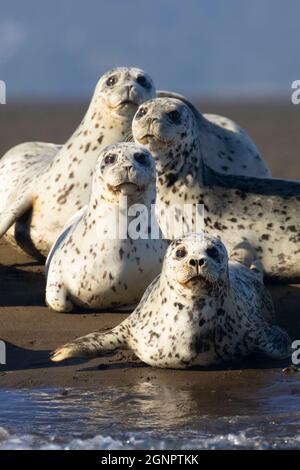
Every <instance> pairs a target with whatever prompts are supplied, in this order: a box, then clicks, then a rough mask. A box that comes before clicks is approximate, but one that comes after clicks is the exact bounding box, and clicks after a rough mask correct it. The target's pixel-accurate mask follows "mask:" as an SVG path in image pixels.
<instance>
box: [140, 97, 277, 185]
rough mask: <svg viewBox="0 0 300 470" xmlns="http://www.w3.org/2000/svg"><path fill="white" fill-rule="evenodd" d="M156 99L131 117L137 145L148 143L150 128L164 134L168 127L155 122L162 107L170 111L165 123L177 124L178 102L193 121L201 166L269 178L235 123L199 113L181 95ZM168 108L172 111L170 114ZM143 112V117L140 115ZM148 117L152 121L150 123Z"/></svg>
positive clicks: (169, 143) (265, 166) (252, 144)
mask: <svg viewBox="0 0 300 470" xmlns="http://www.w3.org/2000/svg"><path fill="white" fill-rule="evenodd" d="M159 96H160V97H158V98H156V99H154V100H151V101H150V102H148V103H147V104H146V105H145V106H141V107H140V108H139V111H138V113H137V114H136V115H135V119H134V122H133V132H134V137H135V138H136V139H137V140H138V141H139V142H140V143H143V142H147V141H148V134H147V132H149V135H151V134H152V127H153V128H155V127H156V126H157V127H159V126H162V127H164V126H165V131H166V132H167V130H166V126H168V124H167V123H165V124H164V123H163V122H162V121H161V120H159V116H160V114H161V108H162V107H168V108H169V109H170V112H169V114H167V116H166V117H167V120H168V121H169V124H170V123H172V124H175V125H176V124H179V122H177V119H180V117H179V116H180V114H178V113H177V110H176V106H178V102H180V103H181V104H185V105H186V106H188V107H189V109H190V111H192V113H193V116H194V119H195V121H196V122H197V126H196V127H195V132H196V133H197V135H198V139H199V141H200V143H201V154H200V153H199V155H198V158H202V159H203V160H204V163H206V164H207V165H208V166H210V167H211V168H212V169H214V170H215V171H218V172H220V173H224V174H230V175H247V176H256V177H270V176H271V173H270V170H269V168H268V166H267V163H266V162H265V161H264V159H263V158H262V157H261V155H260V154H259V152H258V149H257V148H256V146H255V144H254V142H253V141H252V140H251V139H250V137H249V136H248V135H247V134H246V132H245V131H244V130H243V129H242V128H241V127H240V126H238V124H236V123H235V122H233V121H232V120H231V119H228V118H227V117H224V116H219V115H215V114H201V113H200V112H199V111H198V110H197V109H196V108H195V106H194V105H193V104H192V103H190V102H189V101H188V100H187V99H186V98H185V97H184V96H181V95H177V94H176V93H172V92H163V91H161V92H160V94H159ZM172 106H173V108H174V110H173V112H172V111H171V108H172ZM146 110H147V115H146V114H144V113H145V112H146ZM156 112H157V113H158V120H157V124H155V122H156ZM183 112H184V111H182V113H183ZM143 116H145V118H144V119H142V118H143ZM150 116H151V119H152V120H153V121H151V119H150ZM139 119H142V121H143V127H141V126H140V125H139V124H136V123H137V121H138V120H139ZM186 119H188V118H186ZM146 123H147V124H148V128H146ZM158 123H159V124H158ZM175 129H176V128H175ZM175 129H174V128H173V132H174V133H175V134H176V131H177V132H178V131H179V129H180V128H179V127H177V129H176V131H175ZM145 131H146V133H145ZM182 134H183V135H182V137H185V136H184V132H183V133H182ZM179 135H180V134H179V132H178V134H177V137H179ZM168 137H169V138H170V139H171V137H174V136H172V131H170V130H169V136H168ZM170 139H169V140H167V142H168V145H169V147H170V146H171V140H170ZM169 150H171V148H169Z"/></svg>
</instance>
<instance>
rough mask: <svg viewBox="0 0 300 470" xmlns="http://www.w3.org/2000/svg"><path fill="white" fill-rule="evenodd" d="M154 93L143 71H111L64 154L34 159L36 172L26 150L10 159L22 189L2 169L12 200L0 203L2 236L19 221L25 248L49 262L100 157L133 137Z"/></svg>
mask: <svg viewBox="0 0 300 470" xmlns="http://www.w3.org/2000/svg"><path fill="white" fill-rule="evenodd" d="M155 93H156V92H155V88H154V85H153V82H152V80H151V78H150V77H149V76H148V75H147V74H146V73H145V72H144V71H142V70H140V69H136V68H125V67H121V68H117V69H113V70H110V71H109V72H107V73H106V74H104V75H103V76H102V77H101V79H100V80H99V82H98V84H97V87H96V89H95V92H94V96H93V98H92V101H91V103H90V106H89V108H88V110H87V113H86V115H85V116H84V118H83V120H82V122H81V123H80V125H79V127H78V128H77V129H76V130H75V132H74V133H73V135H72V136H71V137H70V139H69V140H68V141H67V142H66V144H65V145H64V146H63V147H62V148H61V149H58V148H57V147H56V148H55V151H53V154H52V155H51V156H50V152H49V158H48V157H47V158H43V159H42V161H41V158H38V156H37V155H35V157H34V159H35V160H36V166H35V165H30V160H29V159H27V158H24V152H22V149H14V153H13V154H10V155H6V156H5V157H4V159H5V162H7V165H10V167H12V166H13V167H14V168H16V169H17V171H18V185H17V186H15V185H12V184H11V181H10V180H9V178H10V176H9V175H10V173H7V168H8V167H7V165H6V166H1V167H0V176H1V178H2V177H3V178H4V179H5V180H7V181H8V183H7V184H6V188H8V189H9V191H8V193H9V195H10V196H9V198H6V199H5V200H3V201H2V202H1V205H2V211H1V218H0V225H1V230H0V235H3V234H4V233H6V232H7V230H8V228H9V227H10V226H11V225H12V224H13V223H14V222H16V220H19V223H18V226H19V227H18V233H19V237H18V238H22V240H23V243H22V248H23V249H25V250H26V251H29V252H30V254H34V253H33V251H35V252H36V253H37V255H40V256H47V254H48V252H49V250H50V248H51V246H52V244H53V242H54V241H55V239H56V237H57V235H58V233H59V232H60V231H61V230H62V228H63V226H64V224H65V223H66V221H67V220H68V219H69V218H70V217H71V216H72V215H73V214H74V213H75V212H76V211H77V210H79V209H81V208H82V207H84V206H85V205H86V204H87V203H88V200H89V196H90V190H91V181H92V174H93V170H94V167H95V164H96V161H97V157H98V155H99V151H101V149H102V148H104V147H106V146H107V145H110V144H113V143H116V142H119V141H124V140H126V138H127V136H128V134H130V135H131V122H132V118H133V116H134V113H135V111H136V110H137V108H138V106H139V105H140V104H141V103H142V102H144V101H146V100H148V99H150V98H153V97H154V96H155ZM26 145H28V144H26ZM57 150H58V151H57ZM34 159H33V160H34ZM24 161H25V162H26V163H25V167H26V168H25V170H26V171H24ZM31 161H32V160H31ZM46 161H47V165H45V163H46ZM27 162H28V165H27ZM27 167H28V168H27ZM25 214H27V215H26V216H25ZM21 216H24V217H23V218H21ZM20 219H21V220H20ZM12 235H13V234H12V232H11V236H12ZM16 241H17V243H18V240H16Z"/></svg>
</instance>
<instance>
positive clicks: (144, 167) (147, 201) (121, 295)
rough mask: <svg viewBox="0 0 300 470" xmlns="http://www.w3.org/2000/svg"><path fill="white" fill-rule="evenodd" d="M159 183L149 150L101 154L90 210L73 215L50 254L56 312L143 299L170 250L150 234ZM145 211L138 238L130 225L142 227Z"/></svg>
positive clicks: (117, 148)
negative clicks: (75, 306)
mask: <svg viewBox="0 0 300 470" xmlns="http://www.w3.org/2000/svg"><path fill="white" fill-rule="evenodd" d="M155 180H156V175H155V162H154V159H153V158H152V156H151V155H150V153H149V152H148V151H147V150H146V149H143V148H141V147H140V146H137V145H135V144H134V143H120V144H115V145H112V146H109V147H106V148H105V149H104V150H103V152H102V153H101V154H100V156H99V158H98V160H97V164H96V168H95V172H94V176H93V184H92V191H91V196H90V201H89V203H88V206H87V208H86V209H82V210H81V213H80V214H79V215H78V216H76V215H75V216H74V218H73V222H72V221H71V223H70V224H68V226H67V228H66V229H65V230H64V231H63V232H62V233H61V234H60V236H59V238H58V240H57V242H56V243H55V244H54V247H53V248H52V250H51V251H50V253H49V257H48V260H47V263H46V269H47V270H48V276H47V287H46V302H47V304H48V305H49V306H50V307H51V308H52V309H54V310H56V311H59V312H68V311H71V310H73V308H74V305H76V304H77V305H80V306H82V307H85V308H98V309H104V308H116V307H120V306H128V305H136V304H137V303H138V302H139V301H140V299H141V297H142V294H143V293H144V291H145V288H146V287H147V285H148V284H149V283H150V282H151V281H152V280H153V279H154V278H155V277H156V276H157V275H158V274H159V272H160V270H161V265H162V261H163V257H164V254H165V251H166V249H167V247H168V242H167V240H165V239H163V238H162V237H161V234H159V233H158V235H157V238H156V239H155V238H153V239H152V238H151V237H150V236H149V233H148V228H150V227H151V225H150V223H151V215H152V214H151V204H153V203H154V201H155ZM125 196H126V200H124V197H125ZM141 207H143V210H144V209H146V212H145V213H144V214H145V217H146V219H144V220H143V224H144V229H143V228H142V227H139V228H138V233H137V234H134V233H132V231H131V229H132V227H131V226H130V224H131V223H134V224H135V225H134V228H135V227H136V226H137V225H138V223H142V221H141V219H142V217H141V216H140V218H139V220H137V219H136V212H140V209H141ZM127 208H128V210H127ZM122 216H123V217H126V220H124V219H122ZM120 224H123V228H124V227H125V228H126V227H128V236H127V233H126V234H125V236H120V235H121V232H120V227H119V226H120ZM123 228H122V227H121V230H123ZM143 230H144V231H143ZM139 234H140V235H139Z"/></svg>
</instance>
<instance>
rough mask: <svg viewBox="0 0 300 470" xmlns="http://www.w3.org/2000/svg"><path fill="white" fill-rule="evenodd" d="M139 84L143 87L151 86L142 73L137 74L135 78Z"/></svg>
mask: <svg viewBox="0 0 300 470" xmlns="http://www.w3.org/2000/svg"><path fill="white" fill-rule="evenodd" d="M136 81H137V82H138V84H139V85H141V86H142V87H144V88H151V83H150V82H149V81H148V80H147V78H146V77H145V76H144V75H139V76H138V77H137V79H136Z"/></svg>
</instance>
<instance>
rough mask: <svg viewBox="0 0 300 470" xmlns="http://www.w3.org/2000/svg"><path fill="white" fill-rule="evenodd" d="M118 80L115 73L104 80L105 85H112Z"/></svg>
mask: <svg viewBox="0 0 300 470" xmlns="http://www.w3.org/2000/svg"><path fill="white" fill-rule="evenodd" d="M117 81H118V77H117V76H116V75H112V76H111V77H109V78H108V79H107V80H106V85H107V86H114V85H115V84H116V83H117Z"/></svg>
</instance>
